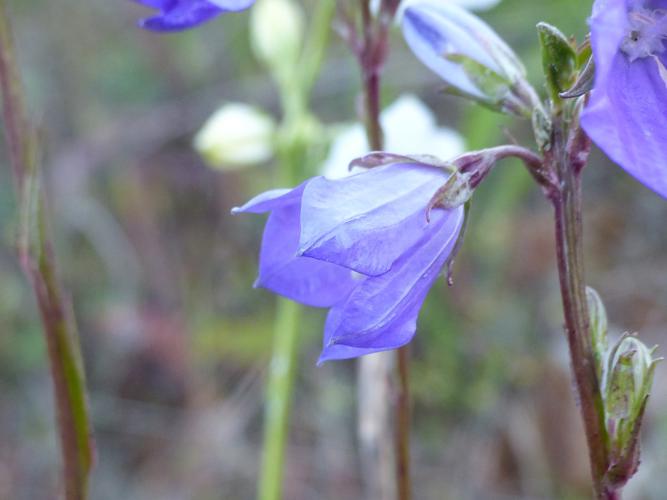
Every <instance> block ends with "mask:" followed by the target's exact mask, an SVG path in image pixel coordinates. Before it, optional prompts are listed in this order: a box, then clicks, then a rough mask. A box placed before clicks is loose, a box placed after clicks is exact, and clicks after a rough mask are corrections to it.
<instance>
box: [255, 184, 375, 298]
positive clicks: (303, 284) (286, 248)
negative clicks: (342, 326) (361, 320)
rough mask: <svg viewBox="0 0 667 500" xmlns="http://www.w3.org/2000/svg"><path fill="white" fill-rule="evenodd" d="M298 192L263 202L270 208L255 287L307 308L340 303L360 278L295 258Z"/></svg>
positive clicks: (344, 270)
mask: <svg viewBox="0 0 667 500" xmlns="http://www.w3.org/2000/svg"><path fill="white" fill-rule="evenodd" d="M299 189H301V190H302V188H297V189H294V190H292V191H290V192H289V193H288V194H287V195H284V196H281V197H277V198H274V199H273V200H272V201H271V202H263V203H264V204H266V203H273V204H274V206H273V211H272V212H271V215H270V216H269V219H268V221H267V223H266V227H265V229H264V236H263V238H262V248H261V251H260V257H259V277H258V278H257V281H256V283H255V286H260V287H262V288H266V289H268V290H271V291H273V292H275V293H277V294H280V295H283V296H285V297H288V298H290V299H292V300H295V301H297V302H301V303H302V304H306V305H309V306H313V307H330V306H332V305H334V304H336V303H338V302H341V301H342V300H344V299H345V298H346V297H347V296H348V295H349V293H350V291H351V290H352V289H353V288H354V287H355V286H357V285H358V284H359V283H360V282H361V280H362V278H361V277H355V276H354V274H353V273H352V271H350V270H349V269H346V268H344V267H340V266H336V265H334V264H329V263H328V262H322V261H319V260H315V259H311V258H308V257H300V256H298V255H297V247H298V242H299V210H300V203H299V202H300V200H299V196H296V195H295V192H297V191H299Z"/></svg>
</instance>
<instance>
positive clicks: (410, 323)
mask: <svg viewBox="0 0 667 500" xmlns="http://www.w3.org/2000/svg"><path fill="white" fill-rule="evenodd" d="M448 178H449V172H447V171H446V170H444V169H442V168H439V167H435V166H431V165H426V164H421V163H417V162H415V163H394V164H389V165H384V166H380V167H377V168H374V169H371V170H367V171H364V172H362V173H360V174H356V175H352V176H350V177H346V178H343V179H338V180H330V179H326V178H324V177H315V178H312V179H310V180H308V181H306V182H304V183H303V184H301V185H300V186H298V187H296V188H294V189H291V190H289V189H285V190H274V191H269V192H266V193H263V194H261V195H259V196H257V197H255V198H254V199H252V200H251V201H249V202H248V203H247V204H245V205H244V206H243V207H240V208H237V209H235V210H234V212H235V213H239V212H251V213H262V212H270V215H269V219H268V221H267V223H266V227H265V230H264V237H263V240H262V248H261V251H260V263H259V277H258V279H257V282H256V286H261V287H264V288H267V289H269V290H272V291H273V292H275V293H278V294H280V295H284V296H286V297H288V298H290V299H292V300H296V301H297V302H301V303H303V304H306V305H310V306H315V307H328V308H330V310H329V315H328V317H327V321H326V325H325V331H324V348H323V350H322V354H321V356H320V361H321V362H322V361H328V360H334V359H345V358H352V357H357V356H361V355H364V354H370V353H373V352H378V351H384V350H388V349H394V348H398V347H400V346H402V345H404V344H406V343H408V342H409V341H410V340H411V339H412V337H413V336H414V334H415V330H416V323H417V316H418V314H419V310H420V309H421V305H422V303H423V301H424V299H425V297H426V294H427V292H428V290H429V289H430V288H431V286H432V285H433V283H434V282H435V280H436V278H437V277H438V275H439V274H440V272H441V270H442V268H443V266H444V265H445V263H446V262H447V260H448V259H449V258H450V256H451V254H452V251H453V250H454V248H455V246H456V242H457V240H458V237H459V233H460V231H461V228H462V225H463V219H464V211H463V208H462V207H457V208H454V209H450V210H445V209H442V208H435V209H433V211H432V212H430V217H428V215H429V211H430V207H429V203H430V201H431V199H432V198H433V197H434V195H435V194H436V193H437V191H438V189H439V188H441V187H442V186H443V184H445V183H446V181H447V180H448Z"/></svg>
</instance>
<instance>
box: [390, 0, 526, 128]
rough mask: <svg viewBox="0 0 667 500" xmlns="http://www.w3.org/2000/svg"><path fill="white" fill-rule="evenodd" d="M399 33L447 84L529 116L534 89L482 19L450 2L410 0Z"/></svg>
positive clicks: (494, 105)
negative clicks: (401, 30)
mask: <svg viewBox="0 0 667 500" xmlns="http://www.w3.org/2000/svg"><path fill="white" fill-rule="evenodd" d="M402 27H403V36H404V38H405V41H406V42H407V44H408V45H409V46H410V48H411V49H412V51H413V52H414V54H415V55H416V56H417V58H418V59H419V60H420V61H421V62H422V63H424V65H426V66H427V67H428V68H429V69H431V70H432V71H433V72H435V73H436V74H437V75H438V76H440V78H442V79H443V80H444V81H445V83H446V84H447V85H448V87H447V90H448V91H450V92H452V93H455V94H459V95H463V96H466V97H468V98H470V99H473V100H475V101H477V102H479V103H481V104H484V105H486V106H488V107H491V108H493V109H496V110H499V111H503V112H509V113H513V114H515V115H519V116H530V115H531V113H532V110H533V108H534V105H535V101H536V95H535V93H534V91H533V90H532V87H530V85H529V84H528V83H527V81H526V71H525V68H524V67H523V65H522V64H521V61H519V59H518V57H517V56H516V55H515V54H514V52H513V51H512V49H511V48H510V47H509V46H508V45H507V44H506V43H505V42H504V41H503V40H502V39H501V38H500V37H499V36H498V34H496V32H495V31H493V30H492V29H491V28H490V27H489V26H488V25H487V24H486V23H484V22H483V21H482V20H481V19H479V18H477V17H475V16H474V15H472V14H470V13H469V12H467V11H466V10H465V9H463V8H461V7H458V6H456V5H454V4H451V3H449V2H442V1H438V0H413V1H411V2H410V3H408V6H407V8H405V10H404V11H403V17H402Z"/></svg>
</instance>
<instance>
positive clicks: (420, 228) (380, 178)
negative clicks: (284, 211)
mask: <svg viewBox="0 0 667 500" xmlns="http://www.w3.org/2000/svg"><path fill="white" fill-rule="evenodd" d="M447 176H448V174H447V173H446V172H445V171H444V170H442V169H439V168H434V167H428V166H425V165H410V164H394V165H387V166H384V167H378V168H375V169H373V170H369V171H366V172H363V173H361V174H358V175H354V176H350V177H346V178H343V179H338V180H329V179H325V178H323V177H319V178H315V179H313V180H311V181H310V182H309V183H308V185H307V186H306V188H305V190H304V193H303V202H302V210H301V237H300V244H299V249H300V252H301V253H302V254H303V255H305V256H309V257H314V258H317V259H320V260H325V261H327V262H332V263H334V264H338V265H340V266H345V267H349V268H350V269H353V270H355V271H358V272H360V273H362V274H365V275H369V276H377V275H380V274H383V273H385V272H387V271H388V270H389V269H390V268H391V266H392V264H393V263H394V262H395V261H396V259H398V258H399V257H400V256H401V255H402V254H404V253H405V252H406V251H407V250H408V249H410V248H411V247H412V246H414V245H415V243H416V242H417V241H418V240H419V239H420V238H421V237H422V236H423V234H424V232H425V230H426V229H427V226H428V223H427V220H426V205H427V204H428V202H429V200H430V199H431V197H432V196H433V194H434V193H435V192H436V191H437V190H438V188H439V187H440V186H441V185H442V184H443V183H444V182H445V181H446V180H447Z"/></svg>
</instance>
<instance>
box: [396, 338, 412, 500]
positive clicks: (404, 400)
mask: <svg viewBox="0 0 667 500" xmlns="http://www.w3.org/2000/svg"><path fill="white" fill-rule="evenodd" d="M397 356H398V364H397V365H398V398H397V401H396V488H397V492H398V498H399V499H400V500H409V499H410V498H411V497H412V488H411V481H410V351H409V347H408V346H404V347H401V348H400V349H399V350H398V351H397Z"/></svg>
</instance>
